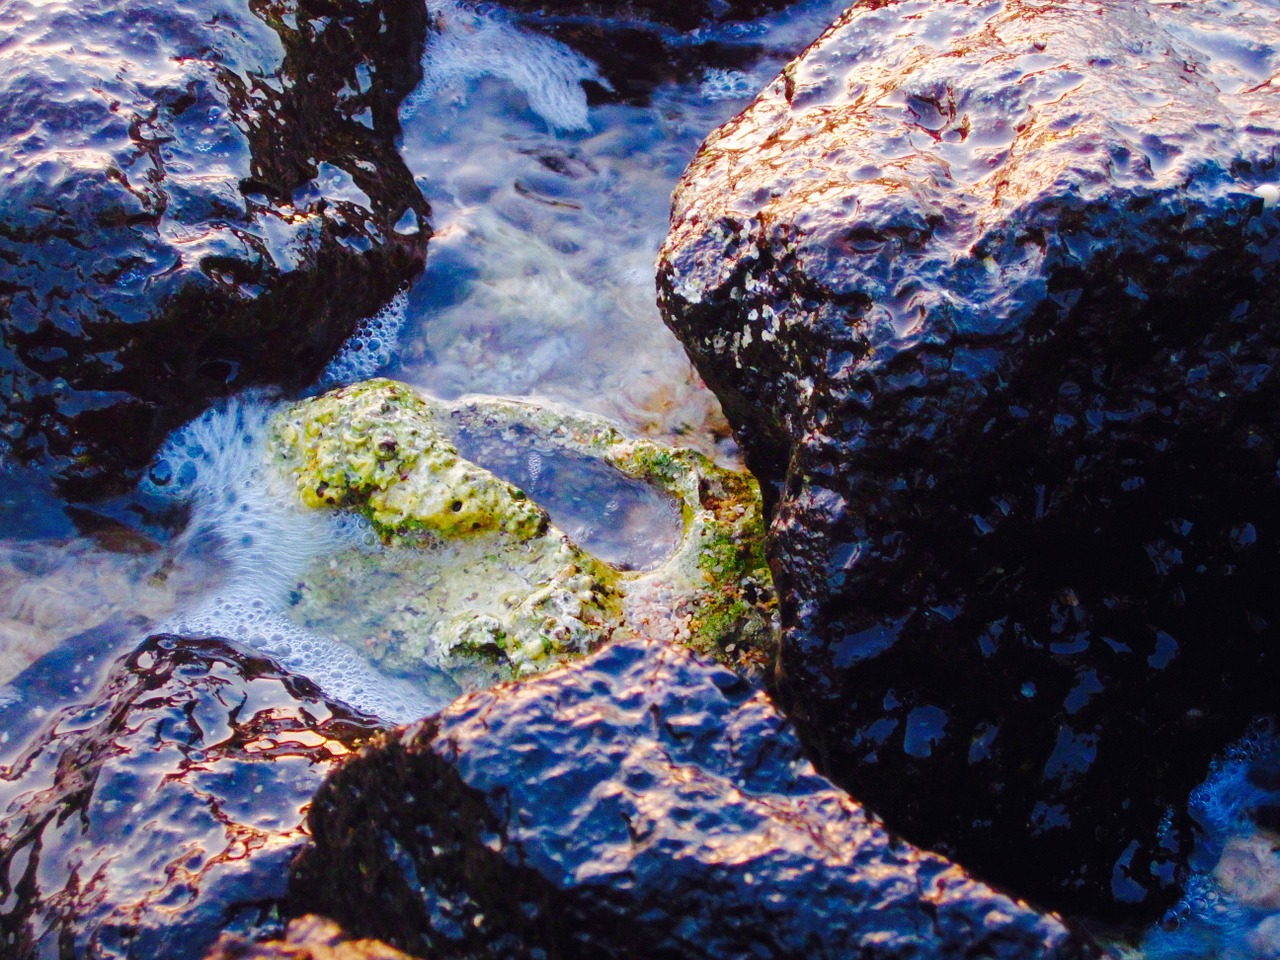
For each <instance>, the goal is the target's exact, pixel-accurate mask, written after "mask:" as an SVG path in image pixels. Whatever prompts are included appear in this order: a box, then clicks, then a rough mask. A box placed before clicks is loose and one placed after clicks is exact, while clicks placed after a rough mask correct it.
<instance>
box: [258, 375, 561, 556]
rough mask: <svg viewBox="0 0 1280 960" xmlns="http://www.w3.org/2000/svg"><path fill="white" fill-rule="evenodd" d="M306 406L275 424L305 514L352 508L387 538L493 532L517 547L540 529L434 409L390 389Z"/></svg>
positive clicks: (543, 521)
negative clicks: (465, 454) (463, 449)
mask: <svg viewBox="0 0 1280 960" xmlns="http://www.w3.org/2000/svg"><path fill="white" fill-rule="evenodd" d="M375 383H376V384H377V386H376V387H367V386H366V385H363V384H361V385H357V386H355V387H351V388H348V389H340V390H336V391H334V392H333V393H329V394H326V395H325V396H322V397H317V398H316V399H314V400H308V401H304V402H303V403H300V404H298V406H296V407H294V408H293V410H292V411H290V414H289V415H288V416H286V417H284V418H282V419H281V420H280V421H279V422H278V423H277V425H276V433H277V437H278V444H279V449H281V450H288V451H290V453H291V455H292V457H293V460H294V462H293V463H292V464H291V465H292V467H293V472H294V475H295V477H296V478H297V482H298V493H299V495H300V496H301V497H302V501H303V503H305V504H307V506H310V507H320V506H326V505H327V506H342V507H354V508H356V509H357V510H358V511H359V512H360V513H361V514H363V515H364V516H365V517H367V518H368V519H369V520H370V521H371V522H372V523H373V525H374V528H375V529H376V530H377V531H378V533H379V534H380V535H381V536H382V537H383V538H384V539H385V540H393V539H395V538H403V537H406V536H411V535H414V534H420V533H427V534H434V535H436V536H439V537H441V538H449V537H458V536H466V535H468V534H473V533H478V532H481V531H490V530H497V531H501V532H503V533H505V534H508V535H509V536H511V537H512V538H514V539H516V540H520V541H526V540H530V539H532V538H533V537H535V536H537V535H538V534H540V533H541V532H543V531H544V530H545V529H546V526H547V515H546V513H544V512H543V511H542V510H541V509H539V508H538V507H537V506H535V505H533V504H531V503H529V502H528V500H527V499H526V498H525V496H524V494H523V493H521V492H520V491H519V490H517V489H515V488H514V487H512V486H511V485H510V484H507V483H503V482H502V481H501V480H499V479H498V478H497V477H495V476H493V474H491V473H489V472H488V471H487V470H484V469H482V468H480V467H477V466H476V465H475V464H472V463H469V462H468V461H466V460H464V459H462V457H460V456H459V455H458V451H457V449H456V448H455V447H454V446H453V444H452V443H450V442H449V441H448V440H447V439H446V438H445V436H444V435H443V434H442V433H441V432H440V431H439V430H438V429H437V428H436V427H435V425H434V423H433V416H432V407H431V405H430V404H429V403H428V402H427V401H426V400H424V399H423V398H422V397H419V396H418V395H417V394H415V393H414V392H413V391H412V390H411V389H409V388H408V387H406V386H403V385H401V384H395V383H392V382H391V381H375Z"/></svg>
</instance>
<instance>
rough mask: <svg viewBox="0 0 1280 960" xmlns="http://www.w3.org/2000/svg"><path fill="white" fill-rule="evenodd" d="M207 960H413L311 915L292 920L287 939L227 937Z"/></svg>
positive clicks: (217, 944)
mask: <svg viewBox="0 0 1280 960" xmlns="http://www.w3.org/2000/svg"><path fill="white" fill-rule="evenodd" d="M205 960H413V958H412V957H410V956H409V955H408V954H407V953H401V952H400V951H399V950H396V949H395V948H394V947H389V946H387V945H386V944H385V943H380V942H378V941H377V940H352V939H350V938H349V937H347V936H346V934H344V933H343V931H342V928H341V927H339V926H338V925H337V924H336V923H334V922H333V921H332V920H326V919H324V918H323V917H317V916H314V915H311V914H308V915H307V916H305V917H298V918H297V919H295V920H290V921H289V926H288V928H287V929H286V930H285V934H284V937H283V938H282V939H280V940H268V941H266V942H264V943H254V942H253V941H252V940H249V939H247V938H245V937H241V936H237V935H235V934H230V933H229V934H226V935H225V936H223V937H221V938H220V939H219V940H218V942H217V943H216V944H215V945H214V948H213V949H212V950H211V951H209V955H208V956H207V957H205Z"/></svg>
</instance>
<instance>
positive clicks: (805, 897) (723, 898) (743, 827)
mask: <svg viewBox="0 0 1280 960" xmlns="http://www.w3.org/2000/svg"><path fill="white" fill-rule="evenodd" d="M308 822H309V825H310V827H311V830H312V833H313V836H314V838H315V846H314V847H313V848H310V849H309V850H308V851H307V853H306V854H305V855H304V856H303V857H302V858H300V860H299V862H298V865H297V867H296V872H295V873H294V875H293V877H292V879H291V895H292V897H293V902H294V903H295V904H296V905H297V908H298V909H299V911H300V912H301V911H304V910H319V911H321V912H324V913H326V914H329V915H331V916H333V917H334V918H336V919H337V920H338V921H339V922H340V923H341V924H342V925H343V926H344V927H346V928H347V929H348V930H350V931H351V932H352V933H353V934H356V935H365V936H376V937H379V938H381V939H384V940H386V941H387V942H389V943H392V944H394V945H396V946H398V947H400V948H402V949H406V950H409V951H411V952H419V953H422V954H424V955H429V956H433V957H434V956H439V957H470V958H483V957H493V958H499V957H501V958H504V960H510V958H526V957H528V958H531V957H545V958H570V957H581V958H587V957H591V958H596V960H599V958H610V957H618V958H621V957H628V958H637V960H638V958H646V960H656V958H682V960H693V958H713V957H714V958H721V960H722V958H727V957H778V958H781V957H801V956H803V957H811V958H822V957H850V958H852V957H859V958H864V960H866V958H889V957H924V956H928V957H954V958H960V957H972V956H987V957H992V958H1009V960H1012V958H1015V957H1016V958H1029V957H1056V958H1066V957H1087V956H1093V955H1095V951H1094V949H1093V948H1092V947H1091V946H1089V945H1088V944H1086V943H1085V942H1084V941H1082V940H1080V939H1079V938H1077V937H1076V936H1075V935H1073V934H1072V933H1070V932H1069V931H1068V930H1067V929H1066V928H1065V927H1064V926H1063V925H1062V924H1061V923H1060V922H1059V921H1058V920H1056V919H1054V918H1051V917H1047V916H1043V915H1040V914H1037V913H1035V912H1033V911H1031V910H1029V909H1028V908H1026V907H1025V906H1023V905H1021V904H1018V903H1017V902H1015V901H1013V900H1010V899H1009V898H1007V897H1005V896H1002V895H1000V894H997V893H995V892H993V891H992V890H991V889H989V888H988V887H985V886H983V885H982V884H979V883H977V882H976V881H974V880H972V879H970V878H969V877H967V876H966V875H965V874H964V873H963V872H962V871H961V870H960V869H959V868H958V867H956V866H954V865H952V864H950V863H948V862H947V861H945V860H943V859H942V858H940V857H937V856H935V855H933V854H928V853H923V852H921V851H919V850H916V849H914V848H912V847H910V846H907V845H905V844H902V843H899V842H898V841H896V840H894V839H893V838H891V837H890V835H889V834H888V833H887V832H886V831H885V830H884V828H883V827H882V826H881V825H880V824H879V823H878V822H877V821H875V820H874V819H872V818H871V817H869V816H868V815H867V814H866V813H865V812H864V810H863V809H862V808H861V807H860V806H859V805H858V804H857V803H855V802H854V801H853V800H851V799H850V798H849V797H848V796H847V795H846V794H844V793H842V792H841V791H839V790H836V789H835V788H833V787H832V786H831V784H830V783H829V782H828V781H827V780H825V779H824V778H822V777H820V776H818V775H817V774H816V773H814V771H813V768H812V766H811V765H810V764H809V763H808V761H806V760H805V759H804V757H803V755H802V753H801V751H800V747H799V744H798V742H797V741H796V739H795V737H794V736H793V735H792V733H791V732H790V730H789V728H788V727H787V726H786V725H785V723H784V722H783V721H782V719H781V718H780V716H779V715H778V713H777V712H776V711H775V710H774V708H773V707H772V705H771V704H770V703H769V701H768V699H767V698H766V697H765V695H764V694H763V693H761V692H759V691H757V690H754V689H752V688H751V687H749V686H748V685H747V684H746V683H745V682H744V681H742V680H741V679H739V678H738V677H736V676H735V675H734V674H733V673H731V672H730V671H728V670H727V669H725V668H723V667H712V666H704V665H702V664H701V663H699V662H698V661H697V660H695V659H694V658H693V657H692V655H690V654H689V653H688V652H687V651H684V650H682V649H680V648H679V647H676V646H669V645H666V644H664V643H660V642H655V641H643V640H633V641H628V642H623V643H614V644H612V645H611V646H609V647H607V648H605V650H603V651H601V652H600V653H597V654H595V655H594V656H592V657H591V658H589V659H587V660H584V661H580V662H578V663H577V664H575V665H573V666H572V667H570V668H567V669H565V670H563V671H560V672H556V673H550V674H546V675H544V676H542V677H539V678H536V679H534V680H530V681H526V682H524V683H520V684H512V685H507V686H501V687H497V688H494V689H493V690H490V691H486V692H484V693H477V694H472V695H470V696H468V697H465V698H463V699H461V700H459V701H457V702H455V703H454V704H453V705H452V706H450V707H448V708H447V709H446V710H445V711H444V712H443V713H441V714H440V715H438V717H436V718H432V719H428V720H425V721H421V722H419V723H415V724H411V725H410V726H408V727H405V728H403V729H401V730H398V731H395V732H394V733H392V734H389V735H388V736H387V737H386V739H384V740H381V741H379V742H376V743H375V744H373V745H371V746H370V747H369V748H367V749H366V750H363V751H362V752H361V753H360V754H359V755H357V756H355V757H353V758H351V760H349V761H348V762H347V763H345V764H344V765H343V767H342V768H341V770H339V771H338V772H337V773H336V774H334V775H333V776H331V777H330V778H329V779H328V780H327V781H326V783H325V785H324V787H322V788H321V790H320V791H319V792H318V793H317V795H316V799H315V802H314V803H313V806H312V810H311V814H310V817H309V821H308Z"/></svg>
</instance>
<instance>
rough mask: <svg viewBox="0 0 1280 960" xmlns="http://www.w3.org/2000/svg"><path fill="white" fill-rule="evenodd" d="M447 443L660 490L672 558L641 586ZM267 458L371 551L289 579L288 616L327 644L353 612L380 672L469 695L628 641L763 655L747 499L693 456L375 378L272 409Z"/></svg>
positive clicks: (756, 545)
mask: <svg viewBox="0 0 1280 960" xmlns="http://www.w3.org/2000/svg"><path fill="white" fill-rule="evenodd" d="M451 436H460V437H464V438H467V442H468V443H469V444H470V445H471V446H474V447H475V448H476V449H477V450H478V451H479V452H481V453H486V452H489V451H490V449H491V448H493V447H507V448H510V447H515V448H517V449H521V450H525V451H526V452H528V455H530V456H537V457H538V461H539V462H541V461H542V459H543V453H542V452H539V451H540V450H542V451H545V454H546V458H547V459H551V458H553V457H555V456H565V455H573V456H577V457H580V458H582V459H584V460H586V461H588V462H595V463H600V464H603V465H605V467H606V469H609V470H611V471H612V472H614V473H615V475H617V474H618V472H619V471H620V472H621V474H624V475H626V476H629V477H631V478H632V479H633V480H638V481H642V482H643V483H645V484H649V485H651V486H653V487H656V488H658V489H659V490H660V491H661V492H663V493H664V494H666V495H667V496H669V497H671V498H672V499H673V500H674V501H675V502H674V503H673V504H672V505H671V509H672V510H673V511H676V512H677V513H680V514H682V515H683V516H682V517H681V518H680V519H679V520H678V523H679V525H680V528H681V532H680V535H679V537H678V540H677V542H676V543H675V544H674V545H673V546H674V549H673V551H672V553H671V555H670V556H668V557H663V558H661V562H659V563H657V564H655V565H654V566H652V567H651V568H650V569H645V570H628V569H623V568H622V567H621V566H620V565H614V564H612V563H609V562H606V561H605V560H603V559H600V558H598V557H596V556H595V555H593V554H592V553H591V552H589V551H588V550H586V549H584V548H583V547H582V546H580V545H579V544H578V543H575V542H574V541H573V540H571V539H570V538H569V537H568V536H567V535H566V534H565V533H563V532H562V531H561V530H560V529H558V528H557V527H556V526H554V525H553V524H552V523H551V520H550V518H549V517H548V515H547V513H546V512H545V511H544V510H543V509H542V508H541V507H540V506H538V505H536V504H534V503H533V502H532V501H531V500H530V499H529V498H528V497H527V495H526V494H525V492H524V491H523V490H521V489H519V488H517V487H515V486H514V485H513V484H511V483H508V482H507V481H504V480H501V479H499V478H498V477H497V476H495V475H494V474H493V473H491V472H490V471H488V470H486V469H484V468H483V467H480V466H478V465H477V464H475V463H472V462H471V461H470V460H467V459H465V458H464V457H462V456H461V455H460V454H459V453H458V450H457V447H456V445H455V444H454V442H453V440H451V439H450V437H451ZM268 456H269V457H270V458H271V460H272V462H273V463H274V464H275V467H276V470H277V471H279V472H283V473H284V474H285V475H286V476H288V477H289V478H291V481H292V483H293V484H294V485H295V488H296V490H297V493H298V497H299V499H300V500H301V502H303V503H305V504H306V505H308V506H311V507H319V508H335V509H348V510H352V511H354V512H356V513H358V514H359V515H360V516H361V517H363V518H364V519H366V520H367V521H368V522H369V523H370V524H371V526H372V528H373V531H374V532H375V533H376V534H377V535H378V537H379V538H380V539H381V540H382V541H383V543H384V545H385V549H384V550H370V549H368V548H352V549H349V550H347V551H344V552H342V553H341V554H339V555H336V556H334V557H333V558H332V559H331V560H330V562H329V563H328V564H327V565H326V566H325V567H323V568H322V569H320V570H318V571H317V573H316V575H314V576H305V577H303V578H302V579H301V581H300V582H299V584H298V588H297V591H296V595H295V600H294V609H293V610H292V614H293V615H294V616H296V617H298V618H299V619H300V620H301V621H302V622H304V623H305V624H306V625H307V626H308V628H310V629H312V630H317V631H321V632H337V631H338V629H339V628H338V625H337V623H335V622H334V617H335V611H336V612H337V616H338V617H342V616H347V615H348V614H347V611H346V610H345V604H344V603H343V601H342V600H341V598H342V597H344V596H345V597H359V598H360V603H361V607H362V609H363V610H364V611H366V612H365V613H363V614H362V615H361V622H362V624H363V626H364V628H365V630H367V633H368V637H367V641H366V644H365V651H366V652H367V653H368V655H369V656H370V657H372V658H373V659H374V660H375V661H377V662H379V663H382V664H384V665H386V666H388V667H390V668H391V669H393V670H397V671H412V670H413V669H414V668H415V667H421V666H422V665H424V664H425V665H426V666H429V667H436V668H443V669H446V670H448V671H450V672H451V673H453V674H454V675H455V676H457V677H459V678H460V679H461V680H462V682H463V683H464V685H465V686H473V685H476V684H477V683H486V682H493V681H494V680H495V679H497V678H499V677H509V676H512V675H520V674H522V673H529V672H533V671H536V670H543V669H546V668H548V667H550V666H553V665H554V664H556V663H557V662H559V661H561V660H563V659H564V658H566V657H571V656H577V655H581V654H583V653H587V652H589V651H590V650H592V649H595V648H596V647H598V646H599V645H600V644H602V643H604V642H606V641H607V640H609V639H610V638H611V637H612V638H620V637H625V636H634V635H636V634H637V633H666V634H667V635H669V636H671V637H672V638H674V639H680V640H682V641H684V642H686V643H688V644H689V645H691V646H693V647H694V648H695V649H698V650H700V651H702V652H704V653H708V654H710V655H713V656H717V657H719V658H721V659H723V660H725V661H726V662H729V663H733V664H734V665H736V666H739V667H740V668H743V669H747V670H749V671H753V672H756V673H759V672H760V670H761V669H762V668H763V667H764V665H765V664H766V663H768V662H769V660H770V659H771V658H772V656H773V654H774V650H775V642H776V628H775V624H774V594H773V589H772V582H771V580H770V578H769V574H768V570H767V568H766V566H765V562H764V555H763V546H762V543H763V530H762V528H761V507H760V500H759V491H758V488H757V487H756V485H755V483H754V481H753V480H752V479H751V478H750V477H749V476H748V475H746V474H745V473H740V472H734V471H730V470H725V469H722V468H720V467H717V466H716V465H715V464H713V463H711V461H709V460H708V459H707V458H706V457H703V456H702V455H701V454H698V453H694V452H692V451H688V450H681V449H677V448H672V447H666V446H663V445H661V444H657V443H653V442H651V441H648V440H633V439H628V438H626V437H624V436H623V435H622V434H621V433H620V432H619V431H618V430H617V428H615V427H614V426H613V425H612V424H611V423H609V422H608V421H605V420H602V419H599V418H595V417H590V416H584V415H580V414H574V413H570V412H567V411H563V410H557V409H552V408H546V407H537V406H533V405H529V404H523V403H519V402H513V401H504V400H497V399H480V400H472V401H464V402H461V403H459V404H456V405H452V406H451V405H448V404H445V403H442V402H440V401H435V400H431V399H429V398H427V397H424V396H422V395H420V394H418V393H416V392H415V391H413V390H412V389H411V388H409V387H406V386H404V385H403V384H398V383H395V382H393V381H390V380H371V381H368V382H366V383H362V384H357V385H355V386H352V387H346V388H341V389H338V390H335V391H332V392H330V393H328V394H325V395H324V396H322V397H317V398H315V399H312V400H307V401H303V402H302V403H299V404H296V405H294V406H292V407H290V408H286V409H284V410H283V411H281V412H280V413H279V414H278V415H277V416H276V418H275V420H274V422H273V427H272V433H271V437H270V440H269V443H268ZM641 535H643V531H642V532H641Z"/></svg>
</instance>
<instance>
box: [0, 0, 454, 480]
mask: <svg viewBox="0 0 1280 960" xmlns="http://www.w3.org/2000/svg"><path fill="white" fill-rule="evenodd" d="M426 22H427V20H426V11H425V9H424V8H423V5H422V4H421V3H419V2H412V0H368V2H361V0H280V2H267V0H263V2H260V3H259V2H255V3H253V4H252V7H251V5H250V4H249V3H246V2H243V0H192V2H189V3H184V4H178V5H175V4H173V3H167V2H160V0H144V2H138V3H129V4H120V3H116V2H114V0H87V2H80V0H76V2H62V0H58V2H53V3H44V2H36V0H3V2H0V158H2V160H0V333H2V334H3V341H2V342H0V383H2V384H3V391H2V394H3V402H2V403H0V435H3V437H4V438H5V442H6V444H7V445H8V446H9V447H10V448H11V451H12V455H13V456H14V457H15V458H16V459H18V460H21V461H24V462H35V463H42V464H46V465H47V466H49V467H50V468H52V470H53V472H54V473H55V475H57V476H58V477H60V478H61V479H62V480H64V481H66V482H68V484H69V487H70V490H71V492H72V493H74V494H78V495H83V494H87V493H89V492H93V493H100V492H101V488H102V483H101V481H103V480H108V481H117V482H118V481H120V480H121V479H123V478H126V477H127V476H128V475H129V474H130V473H131V472H132V471H135V470H137V469H138V468H140V467H141V466H142V465H143V464H145V462H146V461H147V459H148V457H149V456H150V455H151V453H152V452H153V451H154V449H155V447H156V445H157V444H158V442H159V440H160V439H161V438H162V437H163V436H164V434H165V433H166V432H167V431H168V430H170V429H171V428H173V427H174V426H176V425H177V424H179V423H182V422H184V421H185V420H187V419H189V418H190V417H191V416H193V415H194V414H195V413H196V412H198V411H199V410H200V409H201V408H202V407H203V406H204V404H205V403H206V401H207V400H208V398H209V397H211V396H215V395H218V394H224V393H228V392H231V391H235V390H240V389H243V388H244V387H246V386H249V385H252V384H261V383H278V384H284V385H301V384H305V383H308V382H310V380H311V379H312V378H313V377H314V376H315V374H316V373H317V372H318V371H319V370H320V369H321V367H322V366H323V364H324V363H325V362H326V361H327V360H328V358H329V357H330V356H332V354H333V353H334V351H335V349H336V348H337V346H338V345H339V344H341V342H342V341H343V340H344V339H345V338H346V337H347V336H348V335H349V334H350V332H351V330H352V327H353V326H354V323H355V321H356V320H357V319H359V318H360V317H362V316H365V315H368V314H370V313H372V312H374V311H375V310H377V309H378V307H379V306H380V305H381V304H383V303H384V302H385V301H386V300H387V299H389V298H390V297H391V295H392V294H393V293H394V292H395V291H396V289H397V288H398V287H399V286H400V285H402V284H403V283H404V282H405V281H406V280H408V279H409V278H410V277H412V276H413V275H414V274H415V273H416V272H417V271H418V270H419V269H420V267H421V265H422V261H423V257H424V253H425V247H426V238H427V236H428V233H429V230H428V228H427V225H426V218H427V215H428V209H427V206H426V203H425V201H424V200H423V199H422V197H421V194H420V193H419V191H418V190H417V187H416V186H415V184H414V183H413V178H412V176H411V175H410V173H409V171H408V169H407V168H406V167H405V165H404V163H403V162H402V160H401V159H400V157H399V155H398V153H397V152H396V149H395V144H394V139H395V137H396V135H397V133H398V131H399V125H398V120H397V117H396V108H397V105H398V103H399V101H400V99H401V98H402V97H403V96H404V95H405V94H406V93H407V92H408V91H409V90H410V89H412V87H413V85H414V84H415V83H416V82H417V79H418V77H419V76H420V70H421V68H420V59H421V54H422V47H423V41H424V38H425V31H426Z"/></svg>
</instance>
